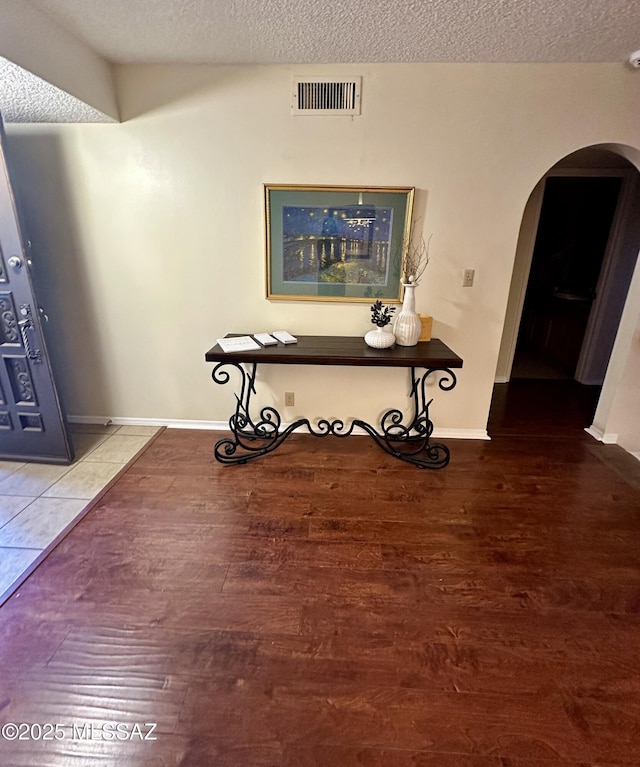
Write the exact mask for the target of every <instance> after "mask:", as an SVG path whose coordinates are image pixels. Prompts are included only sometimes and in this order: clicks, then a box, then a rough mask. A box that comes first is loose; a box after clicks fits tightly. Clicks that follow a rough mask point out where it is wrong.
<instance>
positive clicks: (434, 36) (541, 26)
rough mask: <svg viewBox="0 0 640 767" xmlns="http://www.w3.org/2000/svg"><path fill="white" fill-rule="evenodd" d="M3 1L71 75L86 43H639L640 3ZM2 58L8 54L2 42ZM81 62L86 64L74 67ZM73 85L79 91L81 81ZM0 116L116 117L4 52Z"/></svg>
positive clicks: (506, 56)
mask: <svg viewBox="0 0 640 767" xmlns="http://www.w3.org/2000/svg"><path fill="white" fill-rule="evenodd" d="M0 2H2V3H6V5H4V8H3V11H4V16H3V17H2V19H1V20H0V21H1V23H2V24H6V23H7V22H9V21H11V19H13V20H14V22H16V19H17V23H14V26H13V27H11V25H9V26H8V27H6V29H5V30H4V31H5V37H4V39H5V45H9V46H11V43H12V42H13V41H14V39H18V40H19V42H21V43H22V51H23V52H24V51H26V52H27V53H28V54H29V52H31V53H33V52H39V51H42V52H43V53H45V54H47V55H49V59H50V61H49V63H50V65H51V63H53V62H55V61H60V62H61V64H62V68H63V69H64V67H65V66H66V67H67V70H66V71H67V74H68V72H69V61H70V60H71V57H72V53H73V51H72V49H75V48H77V46H81V47H82V49H83V50H86V51H87V56H88V57H89V59H90V58H91V57H93V60H94V62H102V64H103V65H104V62H103V59H104V60H106V61H108V62H111V63H149V64H151V63H185V64H189V63H195V64H202V63H212V64H305V63H310V64H313V63H315V64H331V63H338V64H339V63H350V62H353V63H360V64H367V63H387V62H425V63H427V62H461V63H462V62H483V63H484V62H487V63H488V62H508V63H511V62H619V63H620V65H621V66H622V65H623V64H624V63H626V62H627V60H628V58H629V55H630V54H631V53H632V52H633V51H635V50H637V49H640V12H639V11H640V8H639V6H638V2H637V0H0ZM10 13H11V14H13V15H12V16H10V15H9V14H10ZM34 27H37V29H36V32H38V33H40V34H39V36H38V34H35V35H34ZM7 30H9V31H7ZM1 32H2V27H0V33H1ZM14 33H15V36H14ZM43 34H44V35H45V37H43ZM46 34H48V35H49V38H48V40H46V39H45V38H46ZM0 37H1V35H0ZM49 43H56V44H55V45H50V44H49ZM76 43H77V45H75V44H76ZM3 54H4V55H7V53H6V51H4V50H2V48H1V47H0V55H3ZM51 57H54V59H53V61H52V60H51ZM56 57H57V58H56ZM8 58H9V59H10V58H12V57H11V56H10V55H9V56H8ZM27 58H28V56H27ZM85 58H86V57H85ZM65 59H69V61H65ZM13 60H14V61H15V58H14V59H13ZM86 60H88V59H86ZM21 63H22V64H23V66H25V64H24V62H21ZM26 66H29V64H28V63H27V64H26ZM83 66H84V64H83V63H82V62H79V63H78V65H77V67H76V69H77V71H82V70H83ZM94 66H95V65H94ZM34 71H38V72H39V74H40V76H41V77H45V78H46V77H47V72H50V69H48V68H47V67H44V68H43V66H42V65H41V66H40V67H38V68H36V69H35V70H34ZM638 76H640V72H639V75H638ZM108 79H109V81H110V77H109V78H108ZM58 83H59V84H60V80H58ZM62 87H64V84H62ZM109 88H110V89H111V88H112V86H111V84H109ZM70 90H71V91H72V92H74V88H73V87H71V88H70ZM91 94H92V95H94V94H95V91H91ZM112 97H113V98H114V99H115V96H114V95H113V94H112ZM81 98H87V96H86V94H85V95H84V96H83V97H81ZM114 103H115V101H114ZM0 111H2V112H3V113H4V116H5V120H6V121H8V122H96V121H108V120H111V119H113V118H112V117H109V116H107V115H105V114H103V113H102V112H100V111H97V109H93V108H92V107H91V106H89V105H87V104H85V103H84V102H83V101H81V100H80V99H78V98H75V96H73V95H70V93H66V92H65V91H63V90H60V89H59V88H56V87H55V86H53V85H51V84H50V83H48V82H47V81H46V80H44V79H41V78H38V77H36V76H35V75H32V74H30V73H29V72H27V71H26V70H25V69H21V68H20V67H19V66H16V65H15V64H12V63H11V62H10V61H8V60H7V59H6V58H5V59H2V58H0Z"/></svg>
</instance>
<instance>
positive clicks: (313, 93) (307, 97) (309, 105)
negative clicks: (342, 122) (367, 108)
mask: <svg viewBox="0 0 640 767" xmlns="http://www.w3.org/2000/svg"><path fill="white" fill-rule="evenodd" d="M361 85H362V78H361V77H352V78H351V79H350V80H327V79H326V78H323V77H297V78H294V81H293V93H292V102H291V107H292V112H293V114H294V115H359V114H360V87H361Z"/></svg>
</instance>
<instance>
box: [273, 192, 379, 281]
mask: <svg viewBox="0 0 640 767" xmlns="http://www.w3.org/2000/svg"><path fill="white" fill-rule="evenodd" d="M392 225H393V208H381V207H375V206H372V205H362V204H360V205H353V206H331V207H328V206H320V205H319V206H312V205H306V206H298V205H284V206H283V207H282V248H283V252H282V272H283V273H282V277H283V280H284V282H289V283H292V282H298V283H334V284H340V285H363V286H364V285H387V283H388V276H389V253H390V243H391V232H392V228H393V227H392Z"/></svg>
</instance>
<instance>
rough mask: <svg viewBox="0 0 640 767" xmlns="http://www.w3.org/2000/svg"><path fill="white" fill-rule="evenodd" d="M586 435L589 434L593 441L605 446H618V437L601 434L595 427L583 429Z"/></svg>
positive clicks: (611, 434) (610, 434) (608, 433)
mask: <svg viewBox="0 0 640 767" xmlns="http://www.w3.org/2000/svg"><path fill="white" fill-rule="evenodd" d="M585 431H586V432H587V434H589V435H590V436H591V437H593V438H594V439H597V440H598V442H602V443H603V444H605V445H617V444H618V435H617V434H613V433H612V432H603V431H600V429H596V427H595V426H589V427H588V428H586V429H585Z"/></svg>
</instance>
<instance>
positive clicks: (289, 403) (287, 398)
mask: <svg viewBox="0 0 640 767" xmlns="http://www.w3.org/2000/svg"><path fill="white" fill-rule="evenodd" d="M295 404H296V395H295V393H294V392H292V391H286V392H285V393H284V406H285V407H293V406H294V405H295Z"/></svg>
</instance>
